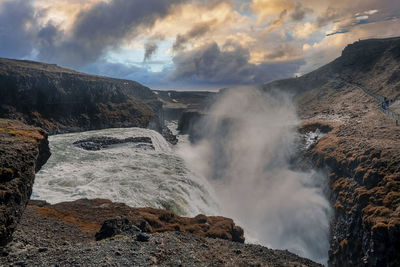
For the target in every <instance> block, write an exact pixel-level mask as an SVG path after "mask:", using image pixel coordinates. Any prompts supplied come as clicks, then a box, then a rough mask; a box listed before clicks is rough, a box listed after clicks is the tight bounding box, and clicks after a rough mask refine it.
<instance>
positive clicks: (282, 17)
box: [264, 9, 288, 33]
mask: <svg viewBox="0 0 400 267" xmlns="http://www.w3.org/2000/svg"><path fill="white" fill-rule="evenodd" d="M287 13H288V11H287V9H284V10H282V12H281V13H280V14H279V17H278V18H277V19H276V20H274V21H273V22H272V23H271V24H270V25H269V26H268V28H266V29H265V30H264V33H269V32H271V31H273V30H276V29H278V28H280V27H281V26H282V25H283V24H284V23H285V19H286V15H287Z"/></svg>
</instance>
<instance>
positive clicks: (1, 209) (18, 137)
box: [0, 119, 50, 246]
mask: <svg viewBox="0 0 400 267" xmlns="http://www.w3.org/2000/svg"><path fill="white" fill-rule="evenodd" d="M49 157H50V150H49V147H48V141H47V133H46V132H45V131H43V130H41V129H39V128H34V127H29V126H26V125H24V124H22V123H20V122H17V121H10V120H4V119H0V246H3V245H5V244H6V243H7V242H9V241H10V240H11V238H12V233H13V232H14V230H15V228H16V227H17V224H18V221H19V219H20V217H21V216H22V213H23V212H24V209H25V206H26V204H27V202H28V200H29V198H30V196H31V193H32V185H33V181H34V178H35V172H37V171H38V170H39V169H40V167H41V166H42V165H43V164H44V163H45V162H46V161H47V159H48V158H49Z"/></svg>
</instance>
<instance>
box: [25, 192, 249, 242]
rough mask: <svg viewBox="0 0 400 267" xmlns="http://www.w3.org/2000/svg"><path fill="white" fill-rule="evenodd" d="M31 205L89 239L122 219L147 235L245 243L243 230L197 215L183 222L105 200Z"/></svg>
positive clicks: (162, 212) (161, 212) (158, 212)
mask: <svg viewBox="0 0 400 267" xmlns="http://www.w3.org/2000/svg"><path fill="white" fill-rule="evenodd" d="M31 203H32V204H34V205H31V206H30V208H31V209H35V210H36V211H38V212H39V213H40V214H41V215H42V216H47V217H52V218H57V219H59V220H62V221H67V222H71V223H73V224H75V225H77V226H79V227H81V228H82V229H83V230H84V231H87V232H89V233H91V235H92V236H94V235H95V233H96V232H97V231H99V230H100V228H101V226H102V224H103V222H104V221H105V220H108V219H112V218H116V217H121V218H127V219H128V220H129V221H130V222H131V223H132V224H133V225H134V226H137V227H138V228H139V229H141V230H142V231H143V232H147V233H154V232H165V231H184V232H190V233H193V234H196V235H200V236H207V237H213V238H222V239H227V240H232V241H237V242H241V243H243V242H244V236H243V234H244V233H243V229H242V228H241V227H239V226H236V225H235V223H234V222H233V220H232V219H229V218H225V217H220V216H208V217H207V216H204V215H198V216H196V217H194V218H186V217H180V216H177V215H175V214H174V213H172V212H170V211H166V210H159V209H153V208H132V207H129V206H127V205H125V204H123V203H115V202H111V201H110V200H105V199H79V200H76V201H72V202H62V203H58V204H54V205H50V204H48V203H45V202H37V201H31Z"/></svg>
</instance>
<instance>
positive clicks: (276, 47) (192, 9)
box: [0, 0, 400, 89]
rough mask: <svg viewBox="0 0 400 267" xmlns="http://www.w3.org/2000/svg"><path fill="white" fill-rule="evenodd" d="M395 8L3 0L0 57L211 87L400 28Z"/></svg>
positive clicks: (302, 0)
mask: <svg viewBox="0 0 400 267" xmlns="http://www.w3.org/2000/svg"><path fill="white" fill-rule="evenodd" d="M399 16H400V3H399V2H398V1H397V0H354V1H351V2H349V1H347V0H171V1H164V0H0V40H1V41H0V56H2V57H11V58H23V59H32V60H38V61H46V62H51V63H56V64H59V65H62V66H66V67H72V68H74V69H77V70H80V71H87V72H91V73H94V74H100V75H109V76H114V77H120V78H128V79H134V80H138V81H139V82H142V83H144V84H146V85H149V86H152V87H155V88H182V89H183V88H186V89H191V88H194V89H199V88H213V89H215V88H219V87H223V86H229V85H234V84H252V83H263V82H268V81H270V80H273V79H278V78H284V77H290V76H293V75H295V74H298V73H305V72H307V71H311V70H312V69H313V68H316V67H319V66H321V65H323V64H326V63H327V62H329V61H330V60H332V59H334V58H335V57H337V56H339V55H340V52H341V50H342V49H343V48H344V47H345V46H346V45H347V44H348V43H352V42H354V41H356V40H358V39H359V38H362V39H363V38H372V37H390V36H398V35H400V20H399ZM5 25H7V26H5Z"/></svg>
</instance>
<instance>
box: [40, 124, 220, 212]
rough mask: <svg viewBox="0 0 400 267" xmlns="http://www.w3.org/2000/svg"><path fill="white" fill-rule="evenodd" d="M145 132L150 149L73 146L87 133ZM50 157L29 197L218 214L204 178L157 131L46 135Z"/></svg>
mask: <svg viewBox="0 0 400 267" xmlns="http://www.w3.org/2000/svg"><path fill="white" fill-rule="evenodd" d="M96 136H108V137H114V138H120V139H124V138H128V137H146V136H147V137H150V138H151V139H152V143H153V146H154V150H152V149H146V147H137V146H134V144H129V143H126V144H121V145H114V146H111V147H109V148H107V149H102V150H100V151H87V150H84V149H81V148H78V147H76V146H74V145H73V143H74V142H75V141H78V140H82V139H86V138H88V137H96ZM49 141H50V149H51V152H52V156H51V157H50V159H49V160H48V162H47V163H46V165H45V166H43V168H42V169H41V171H40V172H39V173H37V175H36V179H35V184H34V187H33V195H32V198H33V199H43V200H46V201H48V202H50V203H56V202H62V201H71V200H74V199H79V198H106V199H110V200H112V201H118V202H124V203H126V204H127V205H130V206H135V207H154V208H164V209H168V210H171V211H174V212H175V213H177V214H179V215H190V216H194V215H197V214H199V213H205V214H209V215H212V214H217V204H216V202H215V198H214V194H213V190H212V188H211V187H210V185H209V183H208V182H207V180H206V179H205V178H203V177H201V176H200V175H198V174H196V173H195V172H193V171H191V170H190V169H188V168H187V167H186V165H185V162H184V161H183V160H182V159H181V158H180V157H179V156H177V155H176V154H175V152H174V150H173V149H172V148H171V146H170V145H169V144H168V143H167V142H166V141H165V139H164V138H163V137H162V136H161V135H160V134H159V133H157V132H155V131H152V130H148V129H140V128H124V129H106V130H99V131H90V132H82V133H71V134H61V135H54V136H50V138H49Z"/></svg>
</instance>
